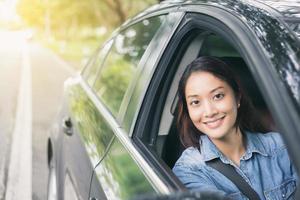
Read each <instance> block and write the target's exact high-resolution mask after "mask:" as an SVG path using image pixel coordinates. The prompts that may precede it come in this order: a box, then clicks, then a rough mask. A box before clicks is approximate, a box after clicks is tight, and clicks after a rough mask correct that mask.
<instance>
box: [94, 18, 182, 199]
mask: <svg viewBox="0 0 300 200" xmlns="http://www.w3.org/2000/svg"><path fill="white" fill-rule="evenodd" d="M180 16H181V15H171V16H168V14H167V13H162V14H158V15H156V16H153V15H151V17H144V18H141V19H140V20H138V21H136V22H133V23H132V24H131V25H128V26H127V27H126V28H123V29H122V30H120V32H119V33H118V34H116V36H115V37H114V43H113V44H112V47H111V50H110V52H109V53H108V55H107V57H106V60H105V62H104V63H103V66H102V67H101V69H100V72H99V74H98V75H97V78H96V80H95V82H94V84H93V87H92V89H93V94H92V93H91V94H90V95H91V96H93V95H94V97H92V98H94V101H97V102H98V103H97V104H98V109H99V113H101V115H102V116H103V117H104V119H105V121H106V127H107V129H106V132H110V133H111V135H114V137H113V141H112V143H111V144H110V145H109V148H108V149H107V150H106V152H105V157H103V158H101V159H99V162H98V163H97V164H96V165H94V166H95V170H94V173H93V176H92V182H91V188H90V195H89V196H90V198H92V199H105V198H108V199H131V198H133V197H134V196H136V195H139V194H144V193H154V192H155V188H153V185H152V183H151V180H148V179H152V181H153V179H155V180H156V179H157V177H156V178H153V177H151V178H149V177H147V176H145V174H144V172H143V170H141V168H143V166H140V165H138V164H137V163H136V162H135V159H137V155H138V152H137V151H136V150H135V147H134V146H133V145H132V142H131V140H130V138H129V137H128V133H126V131H124V129H123V127H121V125H120V119H121V118H122V117H123V116H124V111H125V110H126V108H127V105H128V103H129V101H130V99H131V96H132V93H133V88H134V87H135V86H136V81H137V80H138V78H139V77H140V74H141V73H142V69H143V68H144V66H146V65H149V64H150V63H152V64H153V62H154V63H155V57H156V56H158V55H159V54H160V49H161V48H162V47H163V46H164V45H165V44H166V41H167V40H168V38H169V36H170V33H171V32H170V31H172V30H173V29H174V28H175V25H176V23H175V22H177V21H178V19H179V17H180ZM154 49H155V51H153V50H154ZM95 95H96V98H95ZM99 139H101V138H99ZM96 148H97V145H96ZM132 154H134V155H135V156H133V155H132ZM102 190H103V191H104V193H105V196H103V194H102V192H101V191H102Z"/></svg>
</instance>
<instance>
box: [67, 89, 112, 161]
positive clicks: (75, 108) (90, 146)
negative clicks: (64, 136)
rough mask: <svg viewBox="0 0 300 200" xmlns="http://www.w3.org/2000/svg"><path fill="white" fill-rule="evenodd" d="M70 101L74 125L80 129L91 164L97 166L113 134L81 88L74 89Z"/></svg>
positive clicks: (71, 91)
mask: <svg viewBox="0 0 300 200" xmlns="http://www.w3.org/2000/svg"><path fill="white" fill-rule="evenodd" d="M69 99H70V111H71V114H72V116H73V119H74V120H73V123H74V125H75V126H76V127H77V128H78V130H79V133H80V135H81V138H82V140H83V141H84V144H85V147H86V149H87V152H88V154H89V157H90V159H91V162H92V163H93V166H95V165H96V164H97V163H98V161H99V159H100V158H101V157H102V156H103V155H104V152H105V149H106V147H107V146H108V144H109V143H110V141H111V139H112V137H113V132H112V130H111V129H110V128H109V126H108V125H107V124H106V121H105V120H104V118H103V117H102V116H101V114H100V113H99V111H98V109H97V108H96V107H95V105H94V103H93V102H92V101H91V100H90V99H89V97H88V96H87V95H86V93H85V92H84V90H83V89H82V88H81V87H79V86H75V87H73V88H72V89H71V90H70V93H69Z"/></svg>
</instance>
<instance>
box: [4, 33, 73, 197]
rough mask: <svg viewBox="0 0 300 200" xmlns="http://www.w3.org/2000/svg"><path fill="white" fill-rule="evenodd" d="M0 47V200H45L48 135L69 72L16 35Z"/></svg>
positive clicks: (53, 57) (56, 60)
mask: <svg viewBox="0 0 300 200" xmlns="http://www.w3.org/2000/svg"><path fill="white" fill-rule="evenodd" d="M23 38H24V37H23ZM0 44H4V45H1V46H0V58H1V59H0V91H1V92H0V137H1V140H0V200H1V199H5V198H6V199H7V200H10V199H25V200H26V199H33V200H40V199H41V200H42V199H46V193H47V192H46V187H47V176H48V168H47V161H46V160H47V155H46V147H47V146H46V145H47V136H48V130H49V128H50V126H51V123H52V122H53V121H54V120H55V116H56V114H57V112H58V110H59V105H60V102H61V100H62V90H63V82H64V80H65V79H66V78H67V77H69V76H70V75H71V74H73V73H74V72H73V71H72V69H71V68H70V67H69V66H68V65H67V64H66V63H64V62H63V61H61V60H60V59H59V58H58V57H57V56H55V55H54V54H53V53H52V52H50V51H48V50H46V49H44V48H42V47H40V46H38V45H36V44H32V43H31V42H29V43H28V42H26V41H25V40H24V39H22V34H21V33H11V32H10V33H8V32H0ZM22 177H23V178H22Z"/></svg>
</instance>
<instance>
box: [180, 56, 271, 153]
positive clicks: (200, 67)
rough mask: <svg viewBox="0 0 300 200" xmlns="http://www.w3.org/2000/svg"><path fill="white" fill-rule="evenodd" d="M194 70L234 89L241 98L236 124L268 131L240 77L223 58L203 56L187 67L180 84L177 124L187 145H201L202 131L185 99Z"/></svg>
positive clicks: (235, 93)
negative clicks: (189, 110)
mask: <svg viewBox="0 0 300 200" xmlns="http://www.w3.org/2000/svg"><path fill="white" fill-rule="evenodd" d="M194 72H209V73H211V74H213V75H214V76H216V77H217V78H219V79H221V80H222V81H225V82H226V83H227V84H228V85H229V86H230V87H231V88H232V90H233V92H234V95H235V97H236V99H237V100H238V99H239V100H240V107H239V109H238V113H237V118H236V122H235V124H234V126H235V127H236V128H240V129H241V130H242V131H243V130H248V131H253V132H254V131H257V132H266V131H267V129H266V127H265V125H264V124H262V122H261V120H260V119H259V116H258V114H257V112H256V111H255V108H254V106H253V105H252V103H251V101H250V100H249V98H248V97H247V95H246V94H245V93H244V91H243V88H242V86H241V84H240V81H239V79H238V78H237V76H236V75H235V74H234V72H233V71H232V70H231V69H230V67H229V66H228V65H227V64H226V63H225V62H223V61H222V60H220V59H218V58H215V57H211V56H203V57H200V58H197V59H196V60H194V61H193V62H192V63H191V64H189V65H188V66H187V68H186V69H185V71H184V73H183V75H182V77H181V79H180V82H179V85H178V97H179V99H178V117H177V126H178V128H179V130H180V140H181V142H182V143H183V145H184V146H185V147H189V146H194V147H199V137H200V135H201V134H203V133H201V132H200V131H199V130H198V129H197V128H196V127H195V126H194V124H193V122H192V120H191V119H190V116H189V113H188V108H187V103H186V99H185V87H186V82H187V80H188V78H189V77H190V76H191V74H192V73H194Z"/></svg>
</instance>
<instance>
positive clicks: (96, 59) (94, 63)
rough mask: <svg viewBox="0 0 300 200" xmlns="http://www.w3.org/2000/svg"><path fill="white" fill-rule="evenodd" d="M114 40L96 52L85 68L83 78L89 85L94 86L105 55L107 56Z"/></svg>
mask: <svg viewBox="0 0 300 200" xmlns="http://www.w3.org/2000/svg"><path fill="white" fill-rule="evenodd" d="M111 44H112V40H110V41H109V42H107V43H106V44H105V45H104V46H103V47H102V48H101V49H100V50H99V51H97V52H96V54H95V55H94V56H93V57H92V58H91V60H90V61H89V62H88V64H87V66H86V67H85V69H84V71H83V74H82V76H83V78H84V79H85V80H86V81H87V82H88V84H89V85H91V86H92V85H93V84H94V81H95V79H96V76H97V72H98V71H99V69H100V67H101V65H102V63H103V61H104V58H105V55H106V54H107V51H108V50H109V48H110V47H111Z"/></svg>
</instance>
